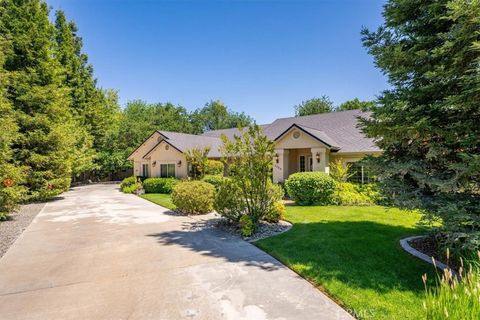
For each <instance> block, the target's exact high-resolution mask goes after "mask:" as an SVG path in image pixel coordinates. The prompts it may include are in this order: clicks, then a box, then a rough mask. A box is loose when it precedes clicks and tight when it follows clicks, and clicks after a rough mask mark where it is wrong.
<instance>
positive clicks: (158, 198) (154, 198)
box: [140, 193, 177, 210]
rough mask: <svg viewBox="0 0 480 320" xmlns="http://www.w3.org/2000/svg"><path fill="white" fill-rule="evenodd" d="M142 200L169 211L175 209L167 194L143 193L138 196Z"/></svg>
mask: <svg viewBox="0 0 480 320" xmlns="http://www.w3.org/2000/svg"><path fill="white" fill-rule="evenodd" d="M140 197H142V198H143V199H146V200H148V201H151V202H153V203H156V204H158V205H160V206H162V207H165V208H167V209H170V210H175V209H176V208H177V207H176V206H175V205H174V204H173V202H172V197H171V196H170V195H169V194H163V193H145V194H142V195H140Z"/></svg>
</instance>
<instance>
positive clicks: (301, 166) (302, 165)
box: [299, 156, 305, 172]
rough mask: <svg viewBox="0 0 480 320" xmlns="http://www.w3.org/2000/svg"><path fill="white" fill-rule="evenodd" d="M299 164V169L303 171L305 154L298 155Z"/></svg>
mask: <svg viewBox="0 0 480 320" xmlns="http://www.w3.org/2000/svg"><path fill="white" fill-rule="evenodd" d="M299 165H300V167H299V171H300V172H305V156H300V161H299Z"/></svg>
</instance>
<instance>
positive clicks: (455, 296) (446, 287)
mask: <svg viewBox="0 0 480 320" xmlns="http://www.w3.org/2000/svg"><path fill="white" fill-rule="evenodd" d="M447 255H448V254H447ZM434 263H435V260H434ZM422 280H423V283H424V285H425V300H424V303H423V307H424V309H425V315H426V318H427V319H429V320H437V319H439V320H440V319H442V320H443V319H452V320H465V319H480V252H478V257H477V260H476V261H471V262H468V263H467V266H466V268H465V267H464V265H463V260H461V266H460V268H459V271H458V274H455V273H454V272H452V270H451V269H445V270H444V271H443V274H437V281H436V286H435V287H433V288H432V287H428V286H427V276H426V275H423V277H422Z"/></svg>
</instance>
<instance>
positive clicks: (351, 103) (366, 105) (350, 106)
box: [335, 98, 375, 111]
mask: <svg viewBox="0 0 480 320" xmlns="http://www.w3.org/2000/svg"><path fill="white" fill-rule="evenodd" d="M374 106H375V102H373V101H362V100H359V99H358V98H355V99H352V100H348V101H345V102H344V103H342V104H341V105H339V106H338V107H337V108H336V109H335V111H347V110H356V109H360V110H364V111H368V110H371V109H372V108H373V107H374Z"/></svg>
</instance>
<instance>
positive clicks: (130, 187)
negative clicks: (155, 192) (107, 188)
mask: <svg viewBox="0 0 480 320" xmlns="http://www.w3.org/2000/svg"><path fill="white" fill-rule="evenodd" d="M141 188H142V184H141V183H140V182H135V183H134V184H130V185H128V186H125V187H123V189H122V192H124V193H135V192H137V191H138V190H140V189H141Z"/></svg>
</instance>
